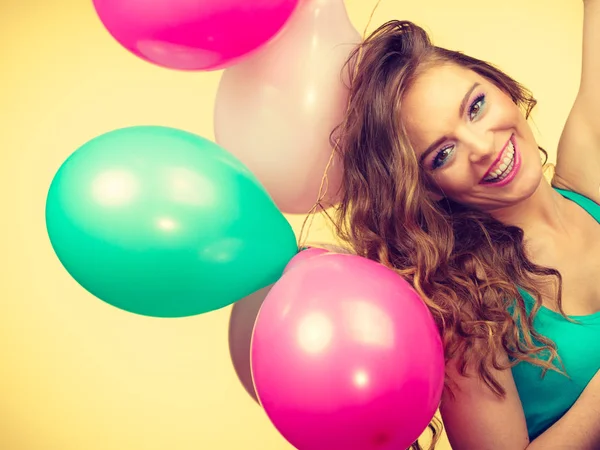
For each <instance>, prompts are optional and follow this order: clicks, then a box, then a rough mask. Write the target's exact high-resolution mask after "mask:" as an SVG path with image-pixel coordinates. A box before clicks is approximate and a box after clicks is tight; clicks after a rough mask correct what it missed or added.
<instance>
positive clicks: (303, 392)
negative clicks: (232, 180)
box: [251, 253, 444, 450]
mask: <svg viewBox="0 0 600 450" xmlns="http://www.w3.org/2000/svg"><path fill="white" fill-rule="evenodd" d="M251 368H252V376H253V381H254V386H255V389H256V393H257V394H258V397H259V400H260V403H261V405H262V406H263V408H264V409H265V411H266V413H267V415H268V416H269V418H270V420H271V421H272V423H273V424H274V425H275V427H276V428H277V429H278V430H279V432H280V433H281V434H282V435H283V436H284V437H285V438H286V439H287V440H288V441H289V442H290V443H291V444H292V445H294V446H295V447H296V448H298V449H300V450H331V449H344V450H375V449H377V450H400V449H405V448H407V447H408V446H409V445H410V444H412V443H413V442H414V441H415V440H417V439H418V437H419V436H420V435H421V434H422V432H423V431H424V430H425V429H426V428H427V425H428V423H429V422H430V420H431V419H432V418H433V416H434V414H435V412H436V409H437V407H438V405H439V402H440V398H441V394H442V389H443V385H444V354H443V347H442V342H441V339H440V335H439V333H438V330H437V327H436V325H435V323H434V321H433V318H432V316H431V314H430V312H429V310H428V308H427V307H426V305H425V304H424V303H423V302H422V300H421V299H420V298H419V296H418V295H417V293H416V292H415V291H414V290H413V289H412V288H411V286H410V285H409V284H408V283H407V282H406V281H404V280H403V279H402V278H401V277H400V276H399V275H397V274H396V273H395V272H394V271H392V270H390V269H388V268H386V267H384V266H383V265H381V264H378V263H376V262H374V261H371V260H368V259H366V258H362V257H359V256H355V255H345V254H336V253H330V254H326V255H320V256H317V257H315V258H312V259H311V263H310V264H300V265H298V266H296V267H295V268H294V270H290V271H288V272H287V273H286V274H285V275H283V276H282V278H281V279H280V280H279V281H278V282H277V283H275V285H274V286H273V288H272V289H271V291H270V292H269V294H268V295H267V297H266V299H265V300H264V302H263V304H262V307H261V309H260V312H259V314H258V318H257V320H256V324H255V327H254V332H253V337H252V344H251Z"/></svg>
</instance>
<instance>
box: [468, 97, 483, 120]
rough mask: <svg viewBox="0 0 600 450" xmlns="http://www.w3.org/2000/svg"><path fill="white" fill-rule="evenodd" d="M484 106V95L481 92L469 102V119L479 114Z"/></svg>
mask: <svg viewBox="0 0 600 450" xmlns="http://www.w3.org/2000/svg"><path fill="white" fill-rule="evenodd" d="M484 106H485V95H483V94H481V95H479V96H478V97H477V98H476V99H475V100H473V103H471V106H470V108H469V119H470V120H474V119H476V118H477V116H479V114H480V113H481V111H482V109H483V107H484Z"/></svg>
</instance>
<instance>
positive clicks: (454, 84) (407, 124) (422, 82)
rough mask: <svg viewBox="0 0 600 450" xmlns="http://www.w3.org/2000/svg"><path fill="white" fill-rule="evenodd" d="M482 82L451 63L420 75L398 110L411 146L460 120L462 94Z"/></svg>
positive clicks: (467, 71) (436, 134) (432, 68)
mask: <svg viewBox="0 0 600 450" xmlns="http://www.w3.org/2000/svg"><path fill="white" fill-rule="evenodd" d="M484 82H485V81H484V80H482V77H481V76H480V75H478V74H477V73H475V72H473V71H471V70H469V69H465V68H463V67H460V66H457V65H454V64H452V65H451V64H445V65H438V66H434V67H431V68H428V69H427V70H425V71H424V72H423V73H422V74H420V75H419V76H418V77H417V79H416V80H415V81H414V82H413V83H412V85H411V86H410V87H409V88H408V89H407V91H406V92H405V94H404V96H403V98H402V103H401V107H400V119H401V120H402V124H403V125H404V128H405V129H406V131H407V132H408V133H409V137H410V140H411V142H412V144H413V146H415V147H416V148H419V147H422V145H424V142H428V141H430V140H431V139H436V138H437V137H439V133H440V132H441V133H442V134H443V133H444V131H443V130H445V129H448V128H451V127H452V124H454V123H456V121H457V120H460V113H459V111H460V107H461V103H463V102H464V99H465V95H467V94H468V93H469V92H470V91H471V90H472V88H473V86H474V85H475V84H477V83H479V84H483V83H484Z"/></svg>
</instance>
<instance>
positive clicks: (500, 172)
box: [484, 141, 515, 182]
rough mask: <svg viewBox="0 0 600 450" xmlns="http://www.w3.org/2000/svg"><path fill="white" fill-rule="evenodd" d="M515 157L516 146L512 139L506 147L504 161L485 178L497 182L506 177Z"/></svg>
mask: <svg viewBox="0 0 600 450" xmlns="http://www.w3.org/2000/svg"><path fill="white" fill-rule="evenodd" d="M514 157H515V147H514V146H513V143H512V141H508V146H507V148H506V152H505V155H504V157H503V158H502V162H501V163H500V164H499V165H498V168H497V169H496V170H494V171H493V172H490V173H489V175H488V176H487V177H485V178H484V181H489V182H492V181H493V182H496V181H501V180H503V179H504V178H506V176H507V175H508V174H509V173H510V171H511V170H512V168H513V166H514V164H515V161H514Z"/></svg>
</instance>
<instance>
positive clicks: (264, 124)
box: [214, 0, 361, 213]
mask: <svg viewBox="0 0 600 450" xmlns="http://www.w3.org/2000/svg"><path fill="white" fill-rule="evenodd" d="M360 40H361V38H360V35H359V34H358V32H357V31H356V29H355V28H354V27H353V26H352V24H351V23H350V20H349V19H348V14H347V13H346V9H345V7H344V2H343V0H303V1H302V2H300V4H299V5H298V8H297V10H296V11H295V12H294V14H293V15H292V17H291V18H290V20H289V22H288V24H287V25H286V27H285V30H283V32H282V33H281V34H280V35H279V36H277V38H276V39H274V40H273V41H271V42H270V43H269V44H268V45H266V46H265V47H264V48H263V49H262V50H261V51H259V52H257V53H256V54H254V55H253V56H252V57H250V58H247V59H245V60H244V61H242V62H240V63H239V64H237V65H236V66H234V67H230V68H229V69H227V70H225V72H224V74H223V77H222V78H221V82H220V84H219V89H218V91H217V98H216V103H215V119H214V120H215V125H214V126H215V136H216V141H217V143H219V144H220V145H221V146H222V147H223V148H225V149H227V150H228V151H230V152H231V153H233V154H234V155H236V156H237V157H238V158H239V159H240V160H241V161H242V162H243V163H245V164H246V166H248V168H249V169H250V170H251V171H252V172H253V173H254V174H255V175H256V176H257V177H258V179H259V180H260V181H261V182H262V184H263V185H264V186H265V188H266V189H267V191H268V192H269V193H270V194H271V197H273V200H274V201H275V203H276V204H277V206H278V207H279V209H280V210H281V211H283V212H286V213H307V212H308V211H309V210H310V208H311V207H312V206H313V205H314V203H315V202H316V201H317V198H318V194H319V186H320V184H321V179H322V177H323V174H324V172H325V167H326V165H327V162H328V161H329V157H330V154H331V150H332V146H331V144H330V140H329V136H330V133H331V131H332V130H333V129H334V128H335V127H336V126H337V125H338V124H339V123H340V122H341V120H342V117H343V114H344V112H345V109H346V103H347V94H348V92H347V89H346V87H345V86H346V85H347V76H346V75H347V74H342V68H343V66H344V63H345V61H346V59H347V58H348V56H349V54H350V52H351V51H352V49H353V48H355V46H356V44H358V43H359V42H360ZM344 77H345V78H346V80H345V81H344ZM341 173H342V167H341V161H340V160H339V159H338V158H337V157H336V158H334V160H333V165H332V167H330V169H329V171H328V189H327V194H328V195H327V197H326V198H325V199H324V200H323V204H324V206H325V207H327V206H328V205H330V204H332V203H335V201H336V200H337V194H338V193H339V187H340V180H341Z"/></svg>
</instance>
